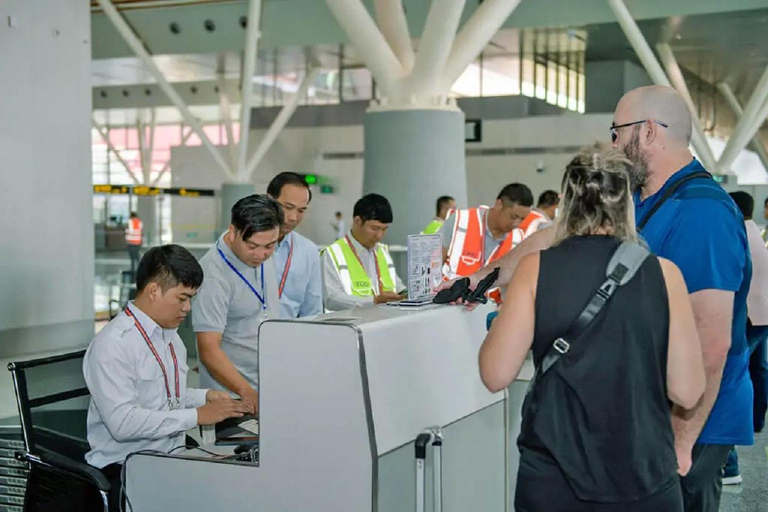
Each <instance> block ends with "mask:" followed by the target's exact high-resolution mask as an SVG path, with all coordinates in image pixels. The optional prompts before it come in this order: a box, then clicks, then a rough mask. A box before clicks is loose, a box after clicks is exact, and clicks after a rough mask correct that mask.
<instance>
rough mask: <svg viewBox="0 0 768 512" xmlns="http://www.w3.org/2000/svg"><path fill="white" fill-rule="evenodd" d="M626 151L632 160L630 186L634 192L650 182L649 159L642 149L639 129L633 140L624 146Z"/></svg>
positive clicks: (633, 135)
mask: <svg viewBox="0 0 768 512" xmlns="http://www.w3.org/2000/svg"><path fill="white" fill-rule="evenodd" d="M624 153H625V154H626V155H627V158H629V159H630V161H631V162H632V167H631V168H630V170H629V186H630V188H631V189H632V192H637V191H639V190H640V189H642V188H643V187H644V186H645V184H646V183H647V182H648V174H649V171H648V159H647V158H646V157H645V155H643V154H642V152H641V151H640V135H639V131H637V132H635V133H633V134H632V140H631V141H630V142H629V144H627V146H626V147H625V148H624Z"/></svg>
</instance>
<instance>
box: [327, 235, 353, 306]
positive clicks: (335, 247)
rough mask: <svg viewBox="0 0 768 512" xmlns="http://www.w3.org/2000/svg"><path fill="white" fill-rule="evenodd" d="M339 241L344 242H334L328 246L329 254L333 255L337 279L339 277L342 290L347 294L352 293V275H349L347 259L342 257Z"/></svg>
mask: <svg viewBox="0 0 768 512" xmlns="http://www.w3.org/2000/svg"><path fill="white" fill-rule="evenodd" d="M340 243H344V242H336V243H333V244H331V245H330V246H329V248H330V249H331V255H332V256H333V260H334V263H336V271H337V272H338V274H339V279H341V284H342V286H344V291H345V292H346V293H347V294H348V295H352V277H351V276H350V275H349V267H348V266H347V260H346V258H345V257H344V252H342V250H341V247H339V244H340Z"/></svg>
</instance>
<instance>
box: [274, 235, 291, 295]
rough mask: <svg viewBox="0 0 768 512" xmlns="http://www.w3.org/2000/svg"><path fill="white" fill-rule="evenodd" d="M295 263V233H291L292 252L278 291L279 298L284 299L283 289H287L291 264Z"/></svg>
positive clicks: (286, 262)
mask: <svg viewBox="0 0 768 512" xmlns="http://www.w3.org/2000/svg"><path fill="white" fill-rule="evenodd" d="M292 262H293V233H291V250H290V251H289V252H288V259H287V260H285V269H283V278H282V279H281V280H280V288H278V289H277V296H278V297H279V298H281V299H282V298H283V288H285V280H286V279H288V272H290V271H291V263H292Z"/></svg>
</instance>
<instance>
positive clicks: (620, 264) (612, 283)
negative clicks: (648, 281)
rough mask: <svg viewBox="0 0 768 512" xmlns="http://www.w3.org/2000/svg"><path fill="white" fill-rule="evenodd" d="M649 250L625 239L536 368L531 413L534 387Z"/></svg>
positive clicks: (635, 268)
mask: <svg viewBox="0 0 768 512" xmlns="http://www.w3.org/2000/svg"><path fill="white" fill-rule="evenodd" d="M649 254H650V253H649V252H648V249H646V248H645V247H643V246H642V245H640V244H638V243H636V242H623V243H622V244H621V245H620V246H619V247H618V248H617V249H616V251H615V252H614V253H613V256H612V257H611V259H610V261H609V262H608V267H607V268H606V276H607V277H606V279H605V281H603V284H601V285H600V287H599V288H598V289H597V291H596V292H595V295H594V296H592V299H590V301H589V303H588V304H587V305H586V307H585V308H584V309H583V310H582V311H581V313H579V316H577V317H576V319H575V320H574V321H573V322H571V325H570V326H569V327H568V330H566V332H565V334H563V335H562V336H561V337H559V338H557V339H556V340H555V341H554V342H553V343H552V345H550V347H549V349H548V350H547V353H546V354H545V355H544V358H543V359H542V362H541V366H540V367H539V368H537V369H536V371H535V373H534V375H533V377H532V378H531V382H530V384H529V386H528V394H529V396H528V401H527V405H526V408H527V409H528V411H527V412H528V413H533V412H535V410H536V404H535V403H534V401H535V399H534V397H533V395H532V392H533V388H534V387H535V386H536V384H537V383H538V382H539V381H540V380H541V379H542V377H543V376H544V375H545V374H546V373H547V372H548V371H549V370H550V369H551V368H552V367H553V366H554V365H555V363H557V362H558V361H559V360H560V358H561V357H562V356H563V355H564V354H566V353H568V351H569V350H570V349H571V344H572V343H573V342H574V341H575V340H576V339H578V338H579V337H580V336H581V335H582V334H583V333H584V331H585V330H586V329H587V327H589V325H590V324H591V323H592V322H593V321H594V319H595V317H597V315H598V314H599V313H600V311H602V309H603V308H604V307H605V305H606V304H607V303H608V300H609V299H610V298H611V297H612V296H613V294H614V293H615V292H616V290H617V289H618V288H619V287H620V286H624V285H625V284H627V283H628V282H629V281H630V280H631V279H632V278H633V277H634V276H635V274H636V273H637V271H638V270H639V269H640V266H641V265H642V264H643V262H644V261H645V259H646V258H647V257H648V255H649Z"/></svg>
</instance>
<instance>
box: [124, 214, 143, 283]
mask: <svg viewBox="0 0 768 512" xmlns="http://www.w3.org/2000/svg"><path fill="white" fill-rule="evenodd" d="M143 231H144V223H143V222H141V219H140V218H139V216H138V215H136V212H131V218H130V219H128V226H126V228H125V245H126V246H127V248H128V257H129V258H130V259H131V274H133V273H134V272H136V269H137V268H138V266H139V257H140V254H139V250H140V249H141V241H142V237H143Z"/></svg>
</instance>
